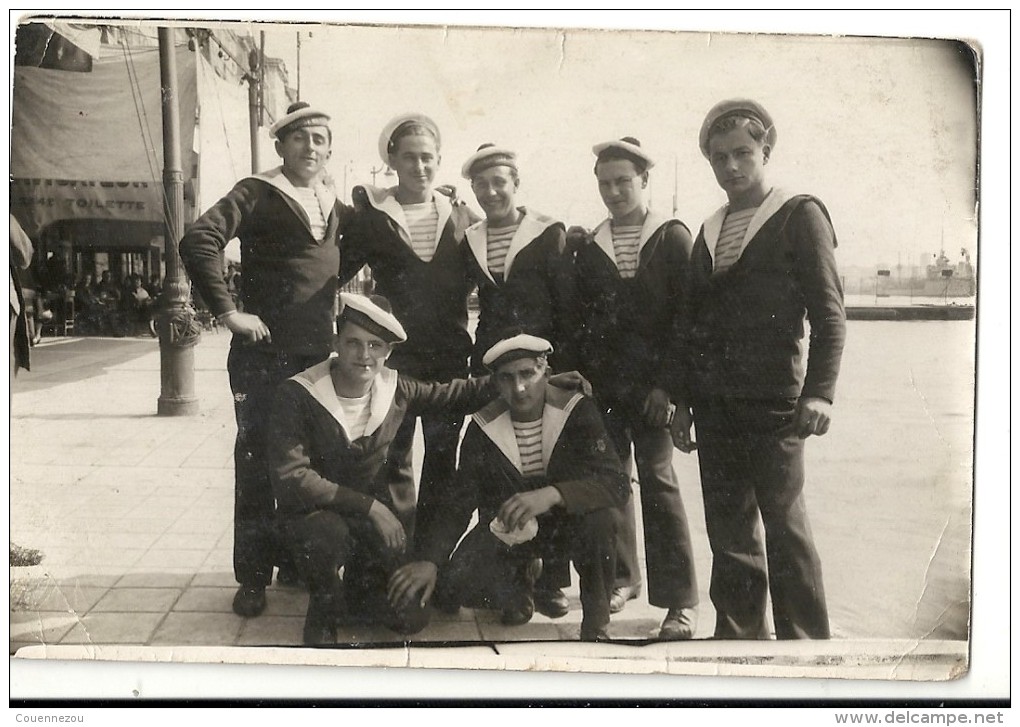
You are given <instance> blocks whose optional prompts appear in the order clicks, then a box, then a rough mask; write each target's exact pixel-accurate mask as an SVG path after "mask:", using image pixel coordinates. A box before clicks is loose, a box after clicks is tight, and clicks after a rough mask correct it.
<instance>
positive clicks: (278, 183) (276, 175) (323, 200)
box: [252, 166, 336, 222]
mask: <svg viewBox="0 0 1020 727" xmlns="http://www.w3.org/2000/svg"><path fill="white" fill-rule="evenodd" d="M252 179H258V180H259V181H262V182H265V183H266V184H268V185H270V186H271V187H274V188H276V189H277V190H279V191H280V192H281V193H283V194H284V195H286V196H287V197H288V198H290V199H291V200H293V201H294V203H295V204H296V205H297V207H298V209H300V210H301V212H302V213H304V211H305V210H304V207H303V206H302V205H301V199H300V197H299V196H298V194H299V193H298V191H297V188H296V187H294V184H293V183H292V182H291V181H290V180H289V179H287V175H286V174H284V173H283V167H282V166H279V167H277V168H276V169H271V170H269V171H268V172H261V173H259V174H253V175H252ZM312 191H314V192H315V198H316V199H317V200H318V201H319V209H320V210H321V211H322V219H324V220H326V221H327V222H328V221H329V216H330V214H331V213H332V212H333V206H334V205H335V204H336V192H335V191H334V190H333V188H332V187H327V186H326V185H325V184H323V182H322V180H321V179H320V180H319V181H317V182H316V183H315V185H314V186H313V187H312ZM306 217H307V215H306ZM309 222H310V221H309Z"/></svg>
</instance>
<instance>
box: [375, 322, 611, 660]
mask: <svg viewBox="0 0 1020 727" xmlns="http://www.w3.org/2000/svg"><path fill="white" fill-rule="evenodd" d="M551 353H552V346H551V344H550V343H549V341H547V340H545V339H542V338H539V337H536V336H531V335H527V334H519V335H515V336H512V337H509V338H504V339H503V340H500V341H498V342H497V343H496V344H495V345H493V346H492V347H491V348H490V349H489V350H488V351H487V352H486V354H485V356H484V363H485V365H486V366H487V367H488V368H489V369H490V370H491V371H492V376H493V379H494V380H495V383H496V388H497V389H498V390H499V398H497V399H496V400H495V401H493V402H492V403H490V404H488V405H487V406H485V407H483V408H482V409H481V410H479V411H478V412H476V413H475V414H474V415H473V416H472V419H471V423H470V424H469V426H468V428H467V432H466V433H465V435H464V441H463V443H462V445H461V450H460V465H459V469H458V472H457V479H456V486H455V487H453V488H448V489H447V490H445V491H443V492H442V493H441V494H440V495H439V496H438V497H436V498H434V499H430V500H429V501H428V502H427V503H423V504H422V510H421V520H420V522H421V528H422V530H421V533H420V536H421V537H420V541H419V546H418V551H419V556H420V558H421V559H422V560H421V562H419V563H418V564H415V565H414V566H413V568H415V569H416V570H415V571H412V568H411V567H409V568H408V569H407V571H406V572H404V573H401V572H399V571H398V573H397V575H396V576H395V577H394V579H393V586H394V587H395V592H394V597H395V598H396V599H397V600H403V599H406V598H407V594H414V593H416V592H417V590H418V589H420V588H422V587H426V588H428V589H430V590H431V588H433V587H434V584H435V582H436V573H437V571H438V573H439V581H440V586H439V588H440V591H439V594H438V595H437V598H439V601H440V603H441V604H442V605H443V607H447V608H449V607H456V606H461V605H464V606H469V607H472V608H492V609H497V610H499V611H500V612H501V620H502V622H503V623H504V624H507V625H517V624H523V623H527V622H528V621H529V620H530V619H531V617H532V615H533V614H534V610H535V604H534V586H535V582H536V581H537V579H538V578H539V576H540V575H541V570H542V559H548V558H552V559H554V560H556V561H559V562H571V561H572V562H573V564H574V567H575V569H576V570H577V572H578V574H579V576H580V591H581V607H582V612H583V616H582V621H581V631H580V637H581V639H582V640H586V641H598V640H604V639H607V638H609V633H608V627H609V620H610V614H609V599H610V595H611V592H612V585H613V577H614V573H615V560H616V556H615V549H614V546H613V534H614V528H615V523H616V520H617V517H616V516H615V514H614V511H615V510H617V509H618V508H619V507H620V506H621V505H622V504H623V503H625V502H626V500H627V498H628V497H629V494H630V491H629V482H628V478H627V476H626V474H625V473H624V471H623V468H622V465H621V464H620V460H619V457H618V456H617V454H616V451H615V448H614V446H613V444H612V442H611V440H610V439H609V436H608V435H607V434H606V431H605V428H604V426H603V424H602V417H601V415H600V413H599V411H598V409H597V408H596V406H595V404H594V402H593V401H592V400H591V399H590V398H588V397H586V396H584V395H582V394H580V393H576V392H572V391H565V390H563V389H559V388H554V387H551V386H549V372H550V369H549V362H548V357H549V355H550V354H551ZM475 508H477V509H478V525H477V526H476V527H475V528H473V529H472V530H471V531H470V532H469V533H468V534H467V535H466V536H465V537H464V539H463V541H462V542H461V543H460V545H459V546H457V548H456V551H455V552H453V555H452V557H450V551H451V550H453V548H454V545H456V544H457V541H458V540H459V539H460V536H461V535H462V534H463V533H464V530H465V529H466V527H467V525H468V523H469V520H470V518H471V514H472V512H473V511H474V510H475ZM447 558H450V559H449V561H447ZM423 577H424V579H425V580H424V583H423V581H422V580H421V579H422V578H423Z"/></svg>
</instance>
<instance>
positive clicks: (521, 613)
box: [499, 558, 542, 626]
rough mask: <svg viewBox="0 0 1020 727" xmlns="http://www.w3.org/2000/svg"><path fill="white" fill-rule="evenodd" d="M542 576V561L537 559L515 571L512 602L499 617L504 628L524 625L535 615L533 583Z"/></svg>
mask: <svg viewBox="0 0 1020 727" xmlns="http://www.w3.org/2000/svg"><path fill="white" fill-rule="evenodd" d="M540 575H542V561H541V559H539V558H535V559H533V560H529V561H528V562H527V563H525V564H524V565H522V566H520V568H518V570H517V575H516V577H515V578H514V590H515V591H516V593H515V595H514V596H513V602H512V603H510V604H508V605H507V606H506V607H505V608H504V609H503V612H502V614H501V616H500V619H499V620H500V623H502V624H503V625H504V626H520V625H521V624H526V623H528V621H530V620H531V617H532V616H534V615H535V581H537V580H538V577H539V576H540Z"/></svg>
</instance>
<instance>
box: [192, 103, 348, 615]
mask: <svg viewBox="0 0 1020 727" xmlns="http://www.w3.org/2000/svg"><path fill="white" fill-rule="evenodd" d="M270 131H271V132H272V134H273V135H274V136H275V137H276V152H277V154H279V155H280V157H281V159H282V161H283V163H282V165H281V166H278V167H276V168H275V169H271V170H269V171H267V172H263V173H261V174H256V175H253V176H250V177H246V178H245V179H242V180H241V181H240V182H238V183H237V184H236V185H235V186H234V188H233V189H232V190H230V192H229V193H228V194H227V195H226V196H225V197H223V199H221V200H220V201H218V202H217V203H216V204H215V205H213V206H212V208H210V209H209V210H208V211H207V212H206V213H205V214H203V215H202V216H201V217H199V219H198V220H197V221H196V222H195V223H194V224H193V225H191V226H190V227H189V228H188V230H187V232H186V233H185V235H184V237H183V238H182V239H181V243H180V251H181V259H182V260H183V261H184V265H185V267H186V268H187V271H188V275H189V276H190V277H191V280H192V281H193V282H194V284H195V288H196V289H197V291H198V293H199V294H200V295H201V297H202V300H204V301H205V302H206V304H207V305H208V306H209V308H210V310H211V311H212V313H213V314H214V315H215V316H216V317H217V318H218V319H219V322H220V323H221V324H222V325H224V326H226V327H227V328H228V329H229V330H230V332H231V333H233V338H232V340H231V343H230V353H229V354H228V356H227V371H228V373H229V376H230V390H231V393H232V394H233V398H234V415H235V417H236V419H237V440H236V442H235V445H234V577H235V578H236V580H237V582H238V584H239V587H238V590H237V593H236V594H235V596H234V602H233V608H234V612H235V613H237V614H238V615H240V616H244V617H253V616H258V615H259V614H260V613H262V611H263V610H264V609H265V607H266V594H265V591H266V586H268V585H269V584H270V583H271V582H272V578H273V566H274V565H275V564H277V563H278V561H281V555H282V554H281V553H280V552H279V551H280V549H279V547H278V542H277V540H278V539H277V535H276V532H275V526H274V510H275V505H274V502H273V488H272V485H271V483H270V481H269V470H268V468H267V465H266V460H265V449H266V441H265V432H264V427H265V422H266V421H267V420H268V418H269V409H270V404H271V402H272V398H273V395H274V394H275V391H276V387H277V386H279V384H280V383H281V382H283V381H284V380H286V379H287V378H288V377H289V376H293V375H294V374H296V373H298V372H300V371H303V370H305V369H306V368H308V367H309V366H312V365H314V364H316V363H318V362H320V361H323V360H325V359H326V358H327V357H328V356H329V353H330V348H331V341H332V337H333V319H334V315H335V313H334V311H335V298H336V286H337V273H338V272H339V269H340V247H339V243H338V240H339V238H340V236H341V234H342V231H343V228H344V226H345V225H346V223H347V222H348V221H349V220H350V219H351V217H352V215H353V210H352V209H351V208H349V207H347V206H345V205H344V204H342V203H341V202H339V201H338V200H337V198H336V194H335V193H334V191H333V189H332V188H331V187H329V186H327V184H326V183H325V181H324V175H325V165H326V162H327V161H328V160H329V158H330V148H331V144H332V132H331V131H330V128H329V116H328V115H327V114H325V113H324V112H322V111H320V110H318V109H315V108H313V107H311V106H309V105H308V104H307V103H304V102H298V103H295V104H291V106H290V107H289V108H288V110H287V114H286V115H285V116H284V117H282V118H281V119H279V120H278V121H277V122H276V123H275V124H273V125H272V127H271V128H270ZM235 237H236V238H238V239H239V240H240V242H241V270H242V273H241V274H242V276H243V285H242V286H241V301H240V302H241V307H242V308H243V310H244V312H243V313H242V312H240V311H239V310H238V309H237V306H236V305H235V302H234V300H233V298H232V297H231V294H230V290H229V289H228V287H227V284H226V281H225V280H224V277H223V263H222V252H223V249H224V248H225V247H226V246H227V243H228V242H229V241H230V240H232V239H234V238H235ZM281 566H282V562H281ZM286 576H287V574H285V573H284V570H283V568H281V573H280V580H281V581H287V582H293V580H294V576H293V571H291V572H290V577H289V578H288V577H286Z"/></svg>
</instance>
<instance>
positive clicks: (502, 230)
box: [485, 224, 520, 278]
mask: <svg viewBox="0 0 1020 727" xmlns="http://www.w3.org/2000/svg"><path fill="white" fill-rule="evenodd" d="M518 227H520V225H519V224H517V225H510V226H508V227H489V228H487V230H486V234H487V235H488V244H487V245H486V248H485V250H486V264H487V265H488V266H489V272H490V273H492V277H494V278H495V277H496V276H502V275H503V274H504V272H505V271H506V254H507V252H509V251H510V242H511V240H513V238H514V235H515V234H516V233H517V228H518Z"/></svg>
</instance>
